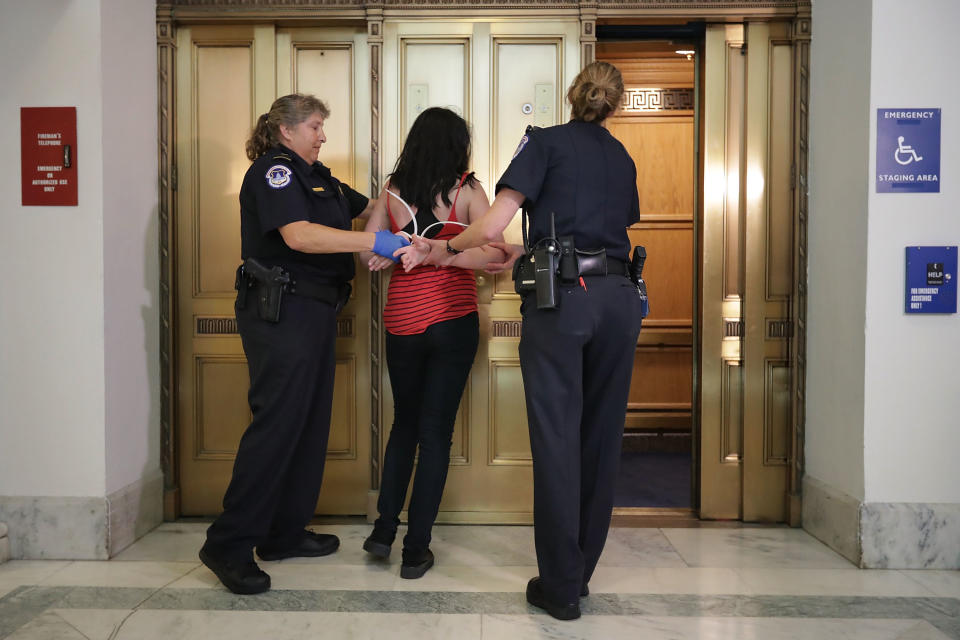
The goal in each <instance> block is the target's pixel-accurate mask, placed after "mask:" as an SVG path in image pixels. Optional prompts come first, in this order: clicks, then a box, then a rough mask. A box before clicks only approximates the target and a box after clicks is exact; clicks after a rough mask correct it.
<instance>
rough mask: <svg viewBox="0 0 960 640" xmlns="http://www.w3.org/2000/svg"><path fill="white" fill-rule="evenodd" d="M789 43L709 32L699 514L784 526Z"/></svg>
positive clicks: (755, 29)
mask: <svg viewBox="0 0 960 640" xmlns="http://www.w3.org/2000/svg"><path fill="white" fill-rule="evenodd" d="M793 56H794V42H793V41H792V39H791V37H790V25H789V24H786V23H768V22H750V23H747V24H746V25H710V26H708V27H707V34H706V44H705V61H704V100H703V105H704V106H703V119H704V124H703V130H704V131H703V137H704V183H703V192H704V197H703V202H704V204H703V219H702V220H703V222H702V225H703V245H702V305H701V323H702V358H701V379H700V398H701V485H700V486H701V505H700V515H701V517H704V518H729V519H743V520H747V521H772V522H780V521H785V520H788V519H789V518H790V500H789V495H788V490H789V484H790V483H789V478H790V475H789V471H790V464H791V461H792V460H793V458H794V456H795V455H796V453H795V452H794V451H793V448H792V440H793V438H792V436H793V433H794V432H793V413H792V412H793V410H794V399H793V393H792V392H791V389H793V388H794V387H793V380H792V376H791V366H792V363H791V358H790V348H791V337H792V326H793V323H792V322H791V320H790V317H791V312H792V307H791V305H792V304H794V286H795V283H794V279H795V278H796V277H797V274H795V273H794V270H793V269H794V259H795V256H794V253H793V247H794V239H793V233H794V202H795V199H794V188H795V181H794V179H793V172H794V170H795V164H794V160H793V158H794V147H793V131H794V129H793V117H794V99H793V98H794V96H793V91H794V58H793Z"/></svg>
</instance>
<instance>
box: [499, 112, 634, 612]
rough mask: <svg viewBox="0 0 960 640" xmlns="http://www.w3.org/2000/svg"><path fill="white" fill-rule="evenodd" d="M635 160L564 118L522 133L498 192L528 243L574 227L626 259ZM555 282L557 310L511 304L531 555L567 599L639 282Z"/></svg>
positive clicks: (592, 554)
mask: <svg viewBox="0 0 960 640" xmlns="http://www.w3.org/2000/svg"><path fill="white" fill-rule="evenodd" d="M636 176H637V172H636V166H635V165H634V163H633V160H632V159H631V158H630V155H629V154H628V153H627V151H626V149H624V147H623V145H622V144H620V142H619V141H617V139H616V138H614V137H613V136H611V135H610V133H609V132H608V131H607V130H606V129H605V128H603V127H602V126H600V125H598V124H594V123H588V122H579V121H572V122H568V123H567V124H563V125H559V126H556V127H549V128H547V129H535V130H531V131H529V132H528V133H527V134H526V135H525V136H524V138H523V139H522V140H521V143H520V146H519V147H518V149H517V152H516V154H515V155H514V158H513V160H512V161H511V163H510V166H509V167H507V170H506V172H505V173H504V174H503V176H502V177H501V178H500V181H499V182H498V183H497V190H498V191H499V190H500V189H503V188H510V189H514V190H516V191H519V192H520V193H522V194H523V195H524V197H525V198H526V203H525V204H526V205H527V206H528V207H529V208H530V234H529V236H530V245H531V246H533V245H535V244H536V243H537V241H539V240H540V239H542V238H544V237H549V235H550V214H551V213H553V214H554V216H555V225H556V233H557V236H558V237H560V236H573V237H574V243H575V246H576V247H577V248H578V249H585V250H591V249H599V248H605V249H606V252H607V257H608V259H613V260H621V261H626V259H627V257H628V254H629V248H630V242H629V239H628V237H627V232H626V227H627V226H629V225H630V224H632V223H634V222H636V221H637V220H638V219H639V217H640V211H639V199H638V197H637V187H636ZM583 283H584V284H583V285H581V284H580V283H577V284H576V285H574V286H559V288H558V292H559V293H558V300H559V305H558V308H556V309H545V310H539V309H537V305H536V299H535V294H525V295H524V299H523V303H522V305H521V307H520V310H521V313H522V314H523V333H522V337H521V339H520V367H521V371H522V373H523V386H524V393H525V396H526V402H527V422H528V424H529V428H530V447H531V450H532V453H533V491H534V493H533V499H534V507H533V511H534V513H533V517H534V532H535V538H536V547H537V564H538V565H539V568H540V578H541V582H542V585H543V590H544V592H545V594H546V595H547V596H548V597H549V598H550V599H551V600H552V601H554V602H557V603H561V604H563V603H574V602H577V599H578V596H579V594H580V592H581V589H582V587H583V586H584V585H586V584H587V582H589V581H590V577H591V576H592V575H593V570H594V568H595V567H596V565H597V561H598V560H599V559H600V553H601V552H602V551H603V546H604V543H605V542H606V538H607V530H608V529H609V526H610V516H611V513H612V511H613V486H614V480H615V477H616V473H617V469H618V466H619V460H620V447H621V441H622V438H623V423H624V418H625V416H626V406H627V396H628V394H629V390H630V376H631V374H632V372H633V355H634V351H635V348H636V343H637V336H638V335H639V333H640V323H641V309H640V296H639V293H638V291H637V288H636V287H635V286H634V284H633V283H632V282H631V281H630V280H629V278H628V277H626V276H623V275H606V276H599V275H598V276H583Z"/></svg>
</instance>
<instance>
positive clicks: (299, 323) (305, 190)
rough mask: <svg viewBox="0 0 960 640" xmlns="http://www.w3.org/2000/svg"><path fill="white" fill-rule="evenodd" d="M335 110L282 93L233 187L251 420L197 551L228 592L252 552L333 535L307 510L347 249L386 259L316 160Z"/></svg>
mask: <svg viewBox="0 0 960 640" xmlns="http://www.w3.org/2000/svg"><path fill="white" fill-rule="evenodd" d="M329 115H330V111H329V109H327V107H326V105H325V104H324V103H323V102H321V101H320V100H318V99H317V98H315V97H313V96H309V95H300V94H293V95H287V96H283V97H281V98H278V99H277V100H276V101H275V102H274V103H273V105H272V106H271V107H270V111H269V112H268V113H265V114H263V115H262V116H260V118H259V119H258V121H257V125H256V127H255V129H254V131H253V134H252V135H251V137H250V139H249V140H248V141H247V145H246V151H247V156H248V157H249V158H250V160H252V161H253V164H251V165H250V168H249V170H248V171H247V173H246V175H245V176H244V178H243V184H242V186H241V187H240V226H241V257H242V258H243V261H244V262H243V264H242V265H241V267H240V268H239V269H238V272H237V283H236V284H237V290H238V291H237V303H236V316H237V327H238V329H239V332H240V338H241V339H242V341H243V350H244V353H245V354H246V357H247V364H248V367H249V372H250V390H249V393H248V400H249V402H250V409H251V411H252V413H253V420H252V422H251V423H250V425H249V426H248V427H247V429H246V431H245V432H244V434H243V437H242V438H241V439H240V445H239V448H238V450H237V456H236V460H235V462H234V467H233V476H232V478H231V480H230V485H229V487H228V488H227V491H226V494H225V495H224V498H223V513H222V514H221V515H220V516H219V517H218V518H217V519H216V520H215V521H214V522H213V524H212V525H211V526H210V528H209V529H208V530H207V539H206V542H205V544H204V545H203V547H202V548H201V549H200V559H201V560H202V561H203V563H204V564H205V565H206V566H207V567H209V568H210V570H211V571H213V573H214V574H216V576H217V577H218V578H219V579H220V581H221V582H222V583H223V584H224V586H226V587H227V588H228V589H230V591H233V592H234V593H243V594H250V593H260V592H263V591H266V590H268V589H269V588H270V576H269V575H267V574H266V573H265V572H263V571H262V570H261V569H260V568H259V566H257V563H256V562H255V561H254V559H253V549H254V548H256V550H257V555H259V556H260V558H261V559H262V560H279V559H281V558H291V557H296V556H324V555H327V554H330V553H333V552H334V551H336V550H337V548H338V547H339V545H340V541H339V540H338V539H337V537H336V536H334V535H330V534H318V533H314V532H312V531H309V530H307V529H306V528H305V527H306V525H307V523H309V521H310V519H311V517H312V516H313V512H314V508H315V506H316V503H317V497H318V496H319V494H320V483H321V480H322V478H323V466H324V460H325V459H326V453H327V439H328V436H329V432H330V413H331V409H332V403H333V385H334V370H335V360H334V356H335V350H334V347H335V342H336V338H337V330H336V315H337V311H338V310H339V309H340V307H341V306H342V305H343V304H344V303H345V302H346V300H347V298H348V296H349V292H350V285H349V281H350V280H351V279H352V278H353V276H354V258H353V255H352V252H355V251H371V250H372V251H373V252H375V253H377V254H378V255H382V256H385V257H392V255H393V252H394V251H395V250H396V249H398V248H400V247H401V246H404V245H405V244H407V241H406V240H405V239H402V238H400V237H398V236H395V235H393V234H391V233H390V232H389V231H381V232H378V233H368V232H362V231H351V230H350V229H351V225H352V222H351V221H352V219H353V218H355V217H357V216H359V215H361V214H363V213H364V212H365V211H366V210H367V208H368V199H367V198H366V197H365V196H363V195H361V194H360V193H357V192H356V191H354V190H353V189H351V188H350V187H349V186H347V185H345V184H343V183H342V182H340V181H339V180H337V179H336V178H335V177H333V175H331V173H330V169H328V168H327V167H325V166H324V165H323V164H321V163H320V162H318V161H317V156H318V153H319V151H320V147H321V145H322V144H323V143H324V142H326V137H325V135H324V132H323V124H324V121H325V120H326V119H327V117H329Z"/></svg>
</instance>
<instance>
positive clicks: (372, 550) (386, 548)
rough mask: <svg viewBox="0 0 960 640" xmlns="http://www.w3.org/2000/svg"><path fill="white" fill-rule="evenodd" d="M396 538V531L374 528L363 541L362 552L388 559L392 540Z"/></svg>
mask: <svg viewBox="0 0 960 640" xmlns="http://www.w3.org/2000/svg"><path fill="white" fill-rule="evenodd" d="M396 537H397V532H396V531H390V530H388V529H384V528H383V527H377V526H374V527H373V532H372V533H371V534H370V535H369V536H367V539H366V540H364V541H363V550H364V551H366V552H367V553H369V554H371V555H374V556H376V557H378V558H382V559H386V558H389V557H390V545H392V544H393V540H394V538H396Z"/></svg>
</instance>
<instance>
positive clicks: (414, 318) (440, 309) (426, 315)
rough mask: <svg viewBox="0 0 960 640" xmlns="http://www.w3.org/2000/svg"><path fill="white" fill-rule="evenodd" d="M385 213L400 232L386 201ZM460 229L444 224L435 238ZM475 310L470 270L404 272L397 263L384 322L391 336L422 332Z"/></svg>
mask: <svg viewBox="0 0 960 640" xmlns="http://www.w3.org/2000/svg"><path fill="white" fill-rule="evenodd" d="M467 175H468V174H466V173H465V174H463V175H462V176H461V177H460V184H458V185H457V193H456V195H455V196H454V198H453V206H451V207H450V217H449V218H448V220H449V221H450V222H458V220H457V198H458V197H459V196H460V189H461V188H462V187H463V181H464V180H465V179H466V177H467ZM387 214H388V215H389V216H390V230H391V231H392V232H393V233H396V232H397V231H400V229H401V227H400V226H399V225H397V221H396V220H395V219H394V217H393V213H392V212H391V211H390V201H389V200H388V201H387ZM461 231H463V227H461V226H460V225H457V224H444V225H442V226H441V228H440V233H438V234H437V235H435V236H434V239H440V240H449V239H450V238H455V237H456V236H457V235H459V234H460V232H461ZM476 310H477V285H476V283H475V282H474V280H473V271H472V270H470V269H461V268H459V267H439V268H438V267H435V266H433V265H419V266H417V267H414V268H413V269H412V270H410V271H409V272H407V271H404V270H403V267H401V266H400V265H397V267H396V268H395V269H394V270H393V275H391V276H390V287H389V288H388V289H387V305H386V307H384V309H383V325H384V327H386V329H387V331H389V332H390V333H392V334H394V335H401V336H408V335H414V334H418V333H423V332H424V331H426V330H427V327H429V326H430V325H432V324H434V323H437V322H443V321H444V320H453V319H454V318H460V317H463V316H465V315H467V314H468V313H471V312H473V311H476Z"/></svg>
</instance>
